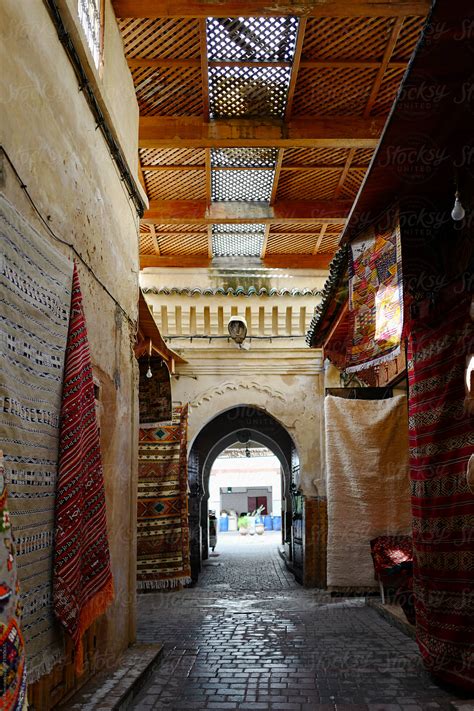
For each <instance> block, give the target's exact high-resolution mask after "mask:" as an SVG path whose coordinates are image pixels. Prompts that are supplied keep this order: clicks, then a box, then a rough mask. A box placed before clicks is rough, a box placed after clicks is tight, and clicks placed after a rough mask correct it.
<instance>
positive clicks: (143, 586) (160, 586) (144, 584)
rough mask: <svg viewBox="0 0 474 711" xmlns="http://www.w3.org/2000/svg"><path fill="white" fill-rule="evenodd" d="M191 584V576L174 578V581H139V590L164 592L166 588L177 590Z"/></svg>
mask: <svg viewBox="0 0 474 711" xmlns="http://www.w3.org/2000/svg"><path fill="white" fill-rule="evenodd" d="M190 582H191V578H190V577H189V576H185V577H182V578H174V579H173V580H138V581H137V588H138V590H164V589H166V588H177V587H178V586H179V585H188V584H189V583H190Z"/></svg>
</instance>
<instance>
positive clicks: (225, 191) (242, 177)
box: [211, 170, 275, 202]
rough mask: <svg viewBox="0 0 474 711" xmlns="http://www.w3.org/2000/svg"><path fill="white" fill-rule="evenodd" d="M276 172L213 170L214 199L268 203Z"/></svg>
mask: <svg viewBox="0 0 474 711" xmlns="http://www.w3.org/2000/svg"><path fill="white" fill-rule="evenodd" d="M274 175H275V171H274V170H213V171H212V174H211V186H212V191H211V195H212V199H213V200H219V201H238V202H240V201H247V200H248V201H252V202H268V201H269V200H270V197H271V194H272V186H273V178H274Z"/></svg>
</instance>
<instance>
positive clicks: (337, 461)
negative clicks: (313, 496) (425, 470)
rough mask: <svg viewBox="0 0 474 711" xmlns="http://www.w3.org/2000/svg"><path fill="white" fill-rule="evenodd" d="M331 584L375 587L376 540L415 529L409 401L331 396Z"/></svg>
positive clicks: (327, 413) (327, 425) (328, 405)
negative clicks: (372, 548)
mask: <svg viewBox="0 0 474 711" xmlns="http://www.w3.org/2000/svg"><path fill="white" fill-rule="evenodd" d="M324 410H325V431H326V471H327V498H328V552H327V573H328V585H329V586H331V587H347V586H353V587H357V588H364V587H373V586H375V585H376V583H375V580H374V568H373V564H372V558H371V554H370V543H369V542H370V539H371V538H374V537H375V536H379V535H385V534H393V535H397V534H407V533H411V502H410V488H409V475H408V421H407V404H406V398H405V396H403V395H400V396H396V397H392V398H389V399H386V400H347V399H345V398H339V397H334V396H332V395H328V396H327V397H326V398H325V406H324Z"/></svg>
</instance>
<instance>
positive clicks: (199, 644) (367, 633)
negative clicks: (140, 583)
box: [132, 536, 469, 711]
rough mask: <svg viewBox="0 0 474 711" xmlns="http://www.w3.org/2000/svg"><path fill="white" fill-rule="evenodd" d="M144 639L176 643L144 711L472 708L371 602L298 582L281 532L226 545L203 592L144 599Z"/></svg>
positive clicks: (203, 579)
mask: <svg viewBox="0 0 474 711" xmlns="http://www.w3.org/2000/svg"><path fill="white" fill-rule="evenodd" d="M229 540H230V539H229ZM256 543H257V541H256ZM259 543H260V542H259ZM243 545H245V546H246V550H247V551H248V552H247V554H246V556H245V557H244V556H243V555H242V550H240V549H241V547H242V546H243ZM216 550H217V549H216ZM138 639H139V641H140V642H142V643H153V642H155V641H156V640H157V639H159V640H160V641H161V642H163V643H164V645H165V648H164V654H163V656H162V661H161V662H160V663H159V664H158V665H157V666H156V667H155V669H154V671H153V672H152V675H151V676H150V678H149V681H148V683H147V684H146V685H145V687H144V688H143V689H142V691H141V693H140V694H139V696H138V697H137V698H136V699H135V701H134V703H133V705H132V708H134V709H157V710H158V709H160V710H162V709H168V710H169V711H172V710H173V711H174V710H176V711H180V710H181V709H183V711H184V709H195V710H196V711H204V710H205V709H214V710H215V711H227V709H229V710H231V709H248V710H249V711H260V710H261V711H264V710H265V711H317V710H318V709H321V710H322V709H327V710H328V711H330V710H331V711H332V710H337V711H342V710H344V709H345V710H347V711H361V710H362V709H369V710H371V711H376V710H378V709H380V711H382V709H384V710H385V711H401V710H403V711H421V710H425V709H453V708H464V709H466V708H469V707H468V706H467V707H466V705H465V704H466V703H468V702H462V701H460V700H459V698H458V697H457V696H455V695H451V694H450V693H449V692H448V691H445V690H443V689H441V688H440V687H438V686H436V685H435V684H434V683H433V682H432V681H431V680H430V677H429V676H428V674H427V673H426V672H425V671H424V669H423V666H422V662H421V659H420V656H419V653H418V650H417V646H416V644H415V642H414V641H412V640H411V639H409V638H408V637H407V636H406V635H405V634H404V633H403V632H401V631H399V630H398V629H396V628H394V627H391V626H389V624H388V623H387V622H386V621H385V620H384V619H383V618H382V617H380V616H379V615H378V613H377V612H376V611H375V610H374V609H372V608H371V607H369V606H367V605H366V603H365V600H364V599H363V598H350V599H343V598H335V597H333V598H331V597H330V595H329V594H328V593H325V592H323V593H322V592H319V591H316V590H307V589H304V588H302V587H301V586H300V585H298V584H297V583H295V582H294V579H293V576H291V575H290V574H289V573H288V572H287V571H286V569H285V567H284V564H283V561H282V560H281V558H280V556H279V555H278V551H277V546H276V545H273V541H272V540H271V536H269V537H268V538H267V539H266V543H264V542H263V541H262V545H259V544H258V545H255V546H252V545H250V544H249V543H247V542H246V543H245V544H244V543H242V542H238V539H237V543H235V542H229V541H227V540H226V541H225V543H224V545H223V546H221V555H220V556H219V557H216V558H210V560H209V561H208V562H207V565H206V566H205V567H204V570H203V573H202V575H201V576H200V579H199V583H198V585H197V586H196V587H194V588H188V589H184V590H181V591H179V592H177V593H175V594H169V593H153V594H147V595H141V596H140V598H139V626H138ZM454 699H458V700H457V701H454Z"/></svg>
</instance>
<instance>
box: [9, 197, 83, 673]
mask: <svg viewBox="0 0 474 711" xmlns="http://www.w3.org/2000/svg"><path fill="white" fill-rule="evenodd" d="M0 241H1V244H2V255H1V256H0V291H1V294H2V306H1V311H2V315H1V324H2V337H1V338H0V351H1V356H0V358H1V366H0V401H1V403H2V406H1V408H0V447H1V449H3V453H4V465H5V480H6V484H7V489H8V502H9V508H10V515H11V520H12V527H13V530H14V531H15V538H16V553H17V555H16V562H17V568H18V578H19V581H20V592H21V602H22V605H23V618H22V631H23V635H24V638H25V645H26V654H27V665H28V683H34V682H35V681H37V680H38V679H39V678H40V677H41V676H44V675H45V674H48V673H49V672H50V671H51V669H52V668H53V667H54V665H55V664H57V663H59V662H61V660H62V659H63V658H64V639H63V635H62V631H61V627H60V625H59V624H58V622H57V620H56V618H55V616H54V610H53V604H52V592H53V586H52V580H53V553H54V506H55V492H56V478H57V473H58V438H59V417H60V410H61V389H62V382H63V369H64V355H65V350H66V339H67V329H68V321H69V311H70V306H71V282H72V270H73V263H72V261H70V260H68V259H67V257H65V256H64V255H62V254H61V253H60V252H59V251H58V250H57V249H56V248H55V247H54V245H52V244H51V243H50V241H49V240H48V238H47V237H46V236H45V235H44V234H42V233H40V232H38V231H37V230H36V229H34V228H33V227H32V225H30V223H29V222H27V221H26V220H25V218H24V217H23V216H22V215H20V214H19V213H18V211H17V210H16V209H15V208H14V207H13V206H12V205H11V204H10V203H9V202H8V201H7V200H6V199H5V198H4V197H3V196H0Z"/></svg>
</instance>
